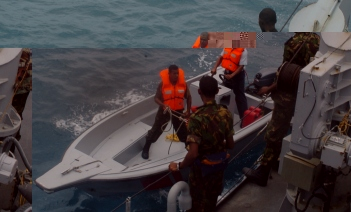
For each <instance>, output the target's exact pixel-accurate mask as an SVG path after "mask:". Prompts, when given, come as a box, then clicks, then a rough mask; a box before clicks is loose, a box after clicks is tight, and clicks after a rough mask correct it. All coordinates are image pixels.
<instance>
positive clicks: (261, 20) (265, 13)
mask: <svg viewBox="0 0 351 212" xmlns="http://www.w3.org/2000/svg"><path fill="white" fill-rule="evenodd" d="M275 23H277V15H276V13H275V11H274V10H273V9H271V8H264V9H263V10H262V11H261V12H260V14H259V16H258V24H259V25H260V28H261V30H262V32H278V31H277V29H276V28H275Z"/></svg>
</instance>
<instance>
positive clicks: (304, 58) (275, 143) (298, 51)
mask: <svg viewBox="0 0 351 212" xmlns="http://www.w3.org/2000/svg"><path fill="white" fill-rule="evenodd" d="M319 42H320V37H319V35H317V34H315V33H306V32H301V33H295V35H294V36H293V37H291V38H290V39H289V40H288V41H287V42H286V43H285V45H284V56H283V64H282V65H281V67H280V68H279V69H278V72H277V76H278V77H277V79H276V81H275V82H274V83H273V84H272V85H271V86H267V87H262V88H261V89H260V90H259V92H258V94H259V95H262V94H268V93H271V97H272V99H273V101H274V109H273V113H272V119H271V121H270V122H269V123H268V126H267V129H266V134H265V137H264V139H265V141H266V148H265V150H264V152H263V157H262V159H261V161H260V162H261V165H260V166H259V167H258V168H257V169H256V170H253V169H249V168H246V167H245V168H244V169H243V172H244V174H245V175H246V176H247V178H248V179H249V180H251V181H253V182H255V183H256V184H258V185H260V186H266V185H267V181H268V177H269V173H270V170H271V168H272V166H273V164H274V162H275V161H277V160H278V157H279V155H280V151H281V147H282V141H283V138H284V137H285V136H286V134H287V132H288V130H289V127H290V121H291V118H292V117H293V115H294V111H295V103H296V91H297V88H296V89H291V88H289V87H287V85H290V84H291V83H285V84H286V85H284V84H283V85H282V84H280V83H279V80H283V79H282V78H281V77H279V75H280V76H282V71H288V69H292V68H293V69H298V72H295V73H296V74H294V75H295V76H299V71H300V70H301V69H302V68H304V67H305V66H306V65H308V63H309V62H310V58H311V57H314V56H315V55H316V53H317V51H318V50H319ZM294 75H291V76H294ZM285 80H287V79H285ZM289 80H293V77H291V79H289ZM295 80H297V84H298V78H295Z"/></svg>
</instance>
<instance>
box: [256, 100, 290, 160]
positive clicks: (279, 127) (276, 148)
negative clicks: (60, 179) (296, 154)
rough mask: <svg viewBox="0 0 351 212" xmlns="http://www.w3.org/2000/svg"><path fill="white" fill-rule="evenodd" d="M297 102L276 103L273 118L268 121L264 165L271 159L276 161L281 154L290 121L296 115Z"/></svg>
mask: <svg viewBox="0 0 351 212" xmlns="http://www.w3.org/2000/svg"><path fill="white" fill-rule="evenodd" d="M294 110H295V102H293V103H291V104H288V105H282V104H276V103H275V104H274V109H273V113H272V119H271V120H270V122H269V123H268V126H267V129H266V134H265V137H264V139H265V141H266V148H265V150H264V153H263V158H262V161H261V163H262V165H267V164H268V163H269V162H270V161H275V160H277V159H278V157H279V155H280V151H281V148H282V141H283V138H284V137H285V136H286V134H287V132H288V130H289V128H290V121H291V118H292V117H293V115H294Z"/></svg>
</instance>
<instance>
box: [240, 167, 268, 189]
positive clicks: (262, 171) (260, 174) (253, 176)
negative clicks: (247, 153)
mask: <svg viewBox="0 0 351 212" xmlns="http://www.w3.org/2000/svg"><path fill="white" fill-rule="evenodd" d="M271 167H272V166H271V165H265V166H264V165H260V166H259V167H258V168H257V169H256V170H254V169H250V168H246V167H245V168H243V172H244V174H245V176H246V177H247V178H248V179H249V180H251V181H252V182H254V183H256V184H257V185H259V186H263V187H264V186H266V185H267V181H268V177H269V174H270V172H271Z"/></svg>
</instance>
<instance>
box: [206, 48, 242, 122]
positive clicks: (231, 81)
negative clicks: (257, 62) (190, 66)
mask: <svg viewBox="0 0 351 212" xmlns="http://www.w3.org/2000/svg"><path fill="white" fill-rule="evenodd" d="M220 64H221V65H222V67H223V68H225V71H224V77H225V81H224V83H225V86H226V87H229V88H231V89H232V90H233V92H234V94H235V102H236V106H237V108H238V113H239V116H240V119H242V118H243V117H244V113H245V111H246V110H247V109H248V106H247V99H246V96H245V65H247V50H246V49H245V48H225V49H223V51H222V53H221V55H220V56H219V58H218V59H217V61H216V63H215V65H214V67H213V68H212V70H211V73H212V75H214V74H216V73H217V67H218V66H219V65H220Z"/></svg>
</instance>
